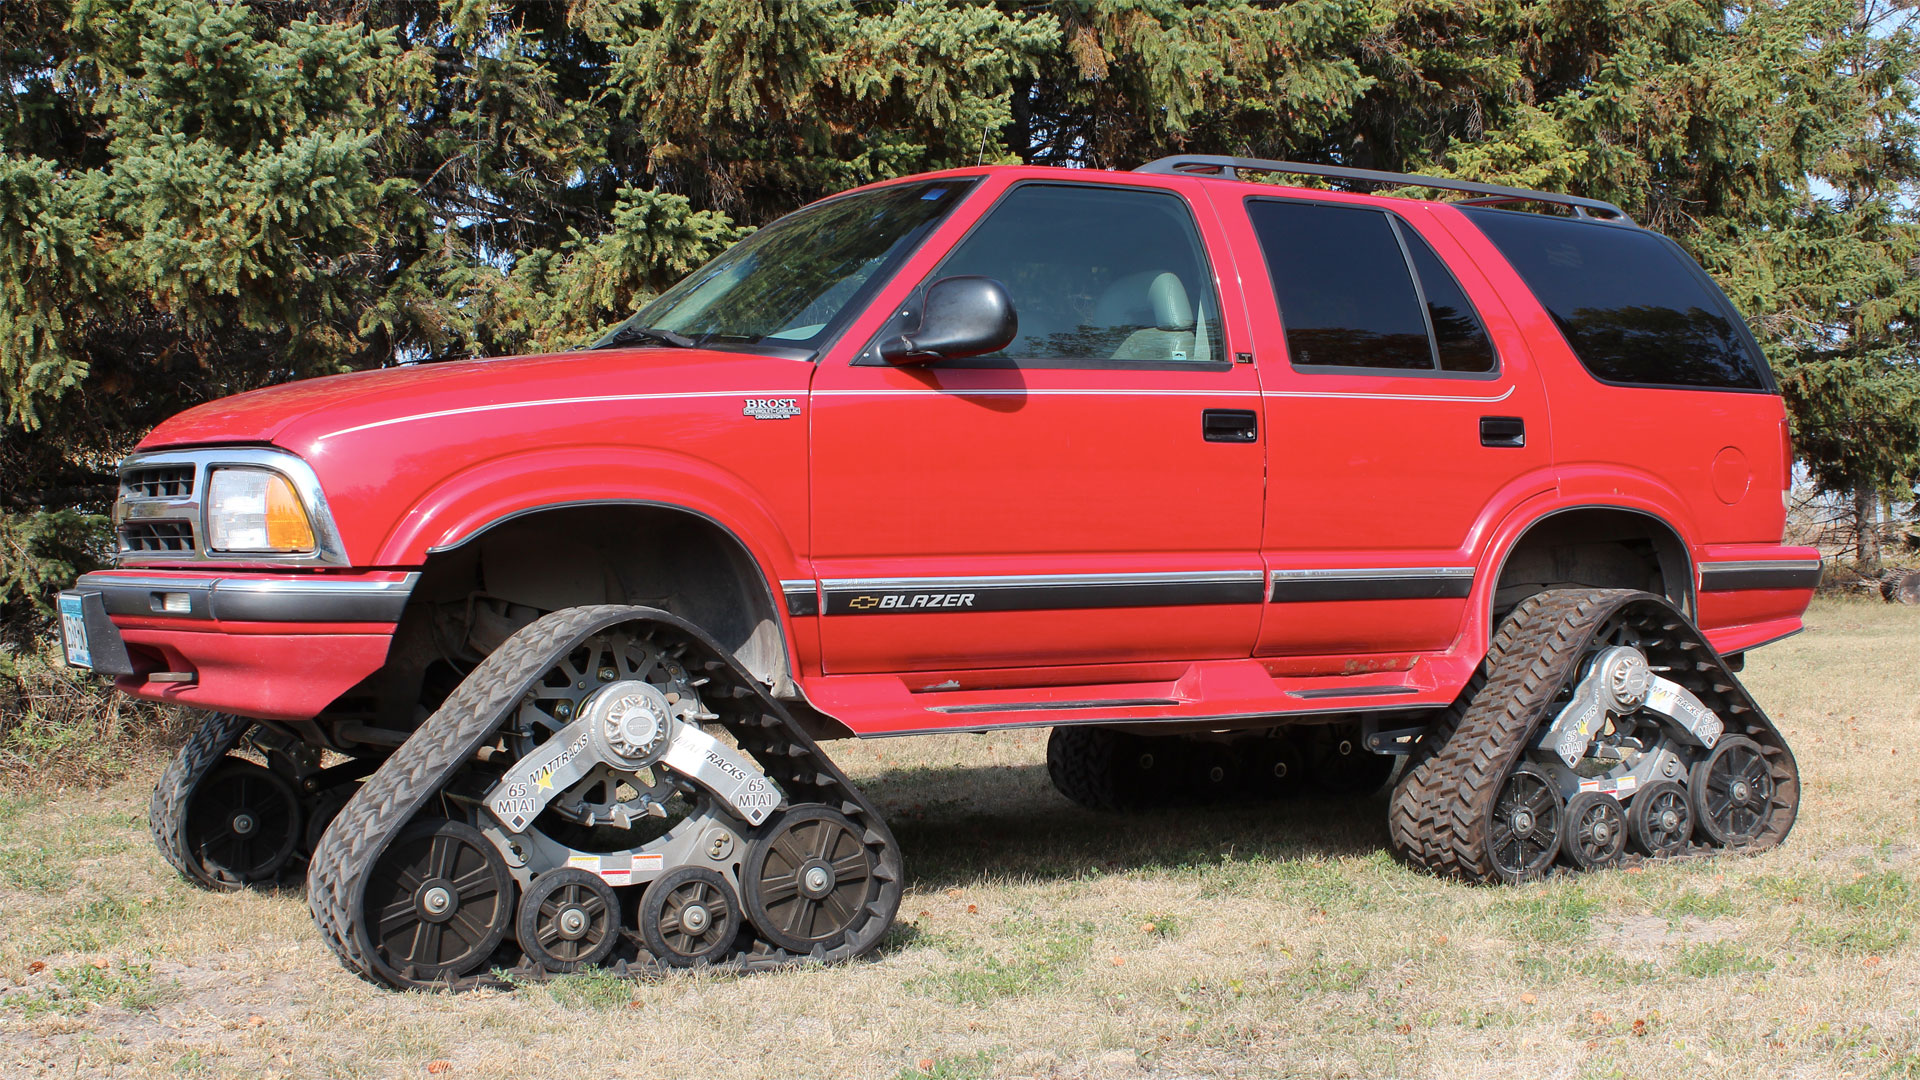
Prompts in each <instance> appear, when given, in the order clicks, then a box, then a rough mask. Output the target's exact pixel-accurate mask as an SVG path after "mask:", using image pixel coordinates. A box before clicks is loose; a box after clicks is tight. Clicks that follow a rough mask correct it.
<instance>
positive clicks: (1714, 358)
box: [61, 157, 1820, 985]
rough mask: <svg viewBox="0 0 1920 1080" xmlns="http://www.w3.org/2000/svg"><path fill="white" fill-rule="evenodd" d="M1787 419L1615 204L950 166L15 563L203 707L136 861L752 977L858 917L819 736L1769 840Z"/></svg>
mask: <svg viewBox="0 0 1920 1080" xmlns="http://www.w3.org/2000/svg"><path fill="white" fill-rule="evenodd" d="M1287 174H1308V175H1313V176H1318V177H1321V178H1326V179H1331V180H1334V181H1336V182H1339V183H1342V184H1348V183H1354V182H1367V183H1384V184H1388V185H1395V186H1410V185H1423V186H1426V187H1430V188H1438V189H1444V190H1448V191H1452V192H1457V193H1462V194H1464V195H1465V196H1466V197H1465V198H1462V199H1460V200H1459V201H1456V202H1451V203H1448V202H1428V201H1415V200H1409V199H1400V198H1381V197H1374V196H1368V195H1360V194H1346V193H1341V192H1336V191H1328V190H1307V189H1301V188H1293V187H1284V186H1277V185H1275V184H1273V183H1268V182H1255V181H1254V180H1253V179H1250V178H1249V177H1250V176H1252V175H1258V176H1260V177H1261V178H1262V179H1263V180H1264V179H1268V178H1271V177H1272V176H1275V175H1287ZM1790 460H1791V459H1790V452H1789V448H1788V443H1787V427H1786V420H1785V414H1784V412H1783V410H1782V406H1781V400H1780V397H1779V396H1778V394H1777V393H1776V391H1775V388H1774V383H1773V380H1772V378H1771V376H1770V374H1769V373H1768V371H1767V368H1766V364H1765V362H1764V360H1763V358H1762V355H1761V351H1760V349H1759V347H1758V346H1757V345H1756V343H1755V341H1754V339H1753V337H1752V336H1751V334H1749V332H1748V330H1747V328H1746V325H1745V323H1744V322H1743V321H1742V319H1741V317H1740V315H1739V314H1738V313H1737V312H1736V311H1735V310H1734V309H1733V308H1732V306H1731V305H1730V304H1729V303H1728V301H1727V299H1726V297H1725V296H1724V295H1722V293H1721V292H1720V290H1719V289H1718V288H1716V287H1715V285H1714V283H1713V282H1712V280H1711V279H1709V278H1708V277H1707V275H1706V274H1705V273H1703V272H1702V271H1701V270H1700V268H1699V267H1698V266H1697V265H1696V264H1695V263H1694V262H1693V261H1692V260H1691V259H1689V258H1688V257H1687V255H1686V254H1684V253H1683V252H1682V251H1681V249H1680V248H1679V247H1677V246H1676V245H1675V244H1674V243H1672V242H1671V241H1669V240H1667V239H1665V238H1663V237H1660V236H1658V235H1656V234H1654V233H1652V232H1649V231H1647V230H1645V229H1642V228H1640V227H1638V226H1636V225H1635V224H1634V223H1633V222H1631V221H1630V220H1628V219H1627V217H1626V216H1625V215H1624V214H1622V213H1621V212H1620V211H1619V210H1618V209H1617V208H1615V207H1613V206H1611V205H1608V204H1606V203H1601V202H1596V201H1593V200H1588V199H1581V198H1574V197H1569V196H1562V195H1553V194H1547V193H1541V192H1529V191H1521V190H1516V189H1509V188H1499V187H1491V186H1487V185H1477V184H1467V183H1461V182H1455V181H1451V180H1437V179H1433V178H1425V177H1411V176H1400V175H1395V174H1387V173H1373V172H1363V171H1358V170H1350V169H1338V168H1330V167H1324V166H1306V165H1291V164H1287V163H1281V162H1267V161H1247V160H1240V159H1231V158H1210V157H1182V158H1169V159H1165V160H1162V161H1158V162H1155V163H1153V164H1151V165H1148V166H1146V167H1144V168H1142V169H1140V170H1138V171H1135V172H1132V173H1112V172H1098V171H1090V170H1088V171H1078V170H1075V171H1065V170H1054V169H1041V168H977V169H961V170H955V171H952V172H946V173H938V174H932V175H926V176H917V177H910V178H907V179H903V180H895V181H888V182H886V183H884V184H876V185H873V186H869V187H865V188H860V189H858V190H855V191H851V192H847V193H845V194H843V195H839V196H835V197H833V198H831V199H827V200H824V201H821V202H819V203H816V204H814V205H812V206H809V207H807V208H805V209H803V210H800V211H798V212H796V213H794V214H792V215H790V216H788V217H786V218H783V219H781V220H779V221H777V222H775V223H773V224H771V225H769V226H767V227H765V228H763V229H761V230H759V231H758V232H756V233H754V234H753V235H752V236H751V237H750V238H748V239H747V240H745V241H743V242H742V243H740V244H739V245H737V246H735V247H734V248H733V249H731V250H729V251H728V252H726V253H725V254H723V255H721V256H720V257H719V258H717V259H716V260H714V261H713V262H712V263H710V264H708V265H707V266H706V267H704V268H702V269H701V270H699V271H698V272H696V273H694V274H693V275H692V276H690V277H688V278H687V279H686V280H685V281H682V282H681V283H680V284H678V285H676V286H675V287H674V288H672V289H671V290H669V291H668V292H666V293H665V294H663V295H662V296H660V297H659V298H658V299H657V300H655V301H653V302H652V303H651V304H649V305H648V306H646V307H645V308H644V309H643V310H641V311H640V312H639V313H638V314H636V315H634V316H633V317H632V318H631V319H629V320H628V321H627V322H625V323H624V324H622V325H621V326H619V327H617V328H616V329H614V330H613V331H612V332H610V333H609V334H608V335H607V336H606V337H605V338H604V339H603V340H601V341H600V342H599V343H597V344H596V345H595V346H593V347H592V348H591V349H589V350H584V351H579V352H571V353H564V354H555V355H548V356H532V357H519V358H512V359H498V360H481V361H471V362H462V363H449V364H432V365H418V366H402V367H397V368H391V369H387V370H382V371H374V372H366V373H361V374H355V375H344V376H338V377H334V378H327V379H318V380H313V381H308V382H301V383H295V384H291V385H287V386H281V387H276V388H272V389H268V390H262V391H256V392H253V393H249V394H243V395H240V396H238V397H233V398H229V399H226V400H223V401H217V402H214V403H212V404H209V405H205V406H202V407H200V408H197V409H194V410H192V411H190V412H188V413H185V414H183V415H181V416H179V417H177V418H175V419H173V420H171V421H169V422H168V423H166V424H164V425H162V426H161V427H160V428H159V429H158V430H156V431H154V432H153V434H152V435H150V436H149V437H148V438H147V439H146V441H145V442H144V443H142V444H141V446H140V448H139V452H138V453H136V454H134V455H133V456H132V457H129V458H128V459H127V460H126V461H125V462H124V463H123V464H122V466H121V477H122V491H121V499H120V502H119V505H118V509H117V512H116V522H117V528H118V535H119V546H120V550H119V560H118V565H117V568H116V569H113V570H109V571H103V572H100V573H95V574H89V575H87V576H86V577H85V578H83V579H82V580H81V581H80V583H79V585H78V587H77V588H75V589H74V590H73V591H71V592H68V593H65V594H63V595H62V597H61V605H62V612H63V614H64V616H65V617H64V619H63V626H64V629H65V635H66V641H65V645H66V649H67V652H68V655H69V657H70V658H71V660H72V662H74V663H76V664H79V665H82V666H90V667H92V668H94V669H95V670H97V671H100V672H102V673H106V674H110V675H112V676H114V677H115V678H116V679H117V683H118V685H119V686H120V688H121V689H123V690H125V691H126V692H128V693H130V694H133V695H136V696H138V697H142V698H147V699H151V700H157V701H166V702H177V703H179V704H182V705H188V706H194V707H197V708H201V709H206V710H210V711H212V712H213V713H215V716H214V717H213V718H212V719H211V720H209V721H208V722H207V723H206V724H205V725H204V726H203V727H202V728H201V729H200V730H199V731H198V732H197V733H196V735H195V736H194V738H193V739H192V740H191V741H190V742H189V744H188V745H187V746H186V747H185V748H184V749H183V750H182V752H181V755H180V757H179V758H178V759H177V760H176V761H175V762H174V764H173V766H172V767H171V768H170V769H169V770H168V772H167V774H166V776H165V778H163V780H162V782H161V784H160V787H159V789H158V790H157V791H156V792H155V795H154V807H153V811H154V812H153V827H154V832H155V836H156V838H157V839H158V841H159V843H160V847H161V849H162V851H163V852H164V853H166V855H167V856H168V858H169V859H170V860H171V861H172V862H173V863H174V865H175V866H176V867H177V868H179V869H180V870H181V872H182V873H184V874H186V875H187V876H189V877H190V878H192V879H194V880H196V881H199V882H202V883H205V884H209V885H227V886H233V885H239V884H245V883H248V882H253V881H259V880H263V879H267V878H271V877H274V876H275V875H278V874H281V873H283V872H285V871H286V869H287V868H288V867H289V866H294V865H298V864H299V863H300V862H301V861H302V860H304V861H305V862H306V864H307V867H308V875H309V884H310V893H309V895H310V897H311V902H312V905H313V909H314V913H315V916H316V918H317V920H318V921H319V923H320V925H321V928H322V930H323V932H324V933H325V934H326V936H327V938H328V940H329V941H330V943H331V944H332V945H333V946H334V948H335V949H336V950H338V951H339V953H340V954H341V956H342V957H343V958H345V959H346V961H347V962H348V964H349V966H351V967H352V968H354V969H355V970H357V971H359V972H361V973H363V974H365V975H367V976H368V977H370V978H373V979H376V980H378V981H382V982H385V983H388V984H392V985H427V984H454V985H464V984H466V983H469V982H472V981H475V980H477V979H483V978H485V976H484V975H483V974H482V973H484V972H486V971H487V970H489V969H490V968H494V967H503V966H504V967H511V966H514V965H520V966H522V967H524V968H526V969H527V970H530V971H567V970H573V969H575V968H579V967H584V966H588V965H595V964H608V965H614V966H616V967H622V968H624V967H625V966H641V965H654V964H661V965H668V966H687V965H699V964H723V965H734V966H738V967H754V966H758V965H763V964H775V963H787V962H791V961H793V960H794V959H796V958H806V957H812V958H817V959H836V958H840V957H844V956H849V955H853V954H857V953H860V952H862V951H865V950H867V949H870V948H872V947H873V946H874V945H875V944H876V943H877V942H878V940H879V939H880V936H881V934H882V933H883V932H884V930H885V929H886V926H887V925H888V923H889V921H890V920H891V918H892V916H893V913H894V909H895V906H896V905H897V903H898V899H899V895H900V880H901V871H900V863H899V855H898V852H897V850H896V849H895V847H894V843H893V840H892V838H891V836H890V834H889V833H888V831H887V829H886V826H885V824H884V822H883V821H882V820H881V819H880V816H879V815H878V814H877V813H876V812H875V809H874V807H873V806H872V805H871V803H869V802H868V801H867V800H866V799H865V797H863V796H862V795H861V793H860V792H859V791H858V789H857V788H856V787H855V786H854V785H852V784H851V783H849V782H848V781H847V779H846V777H845V776H844V775H842V774H841V773H840V772H839V771H838V770H837V769H836V768H835V767H834V766H833V765H832V763H831V762H830V761H829V760H828V759H827V757H826V755H825V754H824V753H823V752H822V751H821V750H820V748H819V743H820V742H822V741H825V740H828V739H833V738H840V737H845V736H861V737H868V736H879V735H905V734H916V733H924V732H951V731H982V730H989V729H996V728H1007V727H1021V726H1033V725H1046V726H1050V727H1052V728H1053V729H1054V731H1053V736H1052V741H1051V743H1050V744H1049V767H1050V771H1051V773H1052V775H1053V778H1054V780H1055V782H1056V784H1057V785H1058V786H1059V788H1060V790H1061V791H1062V792H1063V793H1065V794H1066V795H1067V796H1068V797H1070V798H1072V799H1074V800H1076V801H1079V802H1081V803H1083V804H1086V805H1089V806H1093V807H1099V808H1106V809H1113V810H1127V809H1133V808H1139V807H1145V806H1149V805H1163V804H1165V803H1167V802H1169V801H1177V800H1180V799H1195V800H1198V799H1223V798H1239V797H1253V796H1272V795H1277V794H1281V793H1284V792H1286V791H1287V790H1289V789H1290V788H1292V787H1293V786H1294V785H1296V784H1297V783H1301V782H1308V783H1313V784H1316V785H1318V786H1319V787H1321V788H1323V789H1331V790H1344V791H1358V790H1366V789H1371V788H1375V787H1378V786H1380V785H1382V784H1384V783H1385V782H1386V781H1387V780H1388V779H1390V774H1393V775H1397V779H1396V780H1395V781H1394V785H1393V789H1392V794H1391V797H1390V800H1389V826H1390V831H1391V835H1392V842H1393V845H1394V847H1395V849H1396V851H1398V852H1399V853H1400V854H1402V855H1403V856H1404V857H1405V858H1406V859H1408V860H1409V861H1411V862H1413V863H1414V864H1416V865H1420V866H1423V867H1427V868H1429V869H1432V870H1435V871H1438V872H1441V873H1446V874H1451V875H1455V876H1459V877H1462V878H1465V879H1468V880H1521V879H1525V878H1529V877H1532V876H1536V875H1539V874H1541V873H1544V872H1546V871H1547V870H1548V869H1549V867H1551V866H1553V865H1554V864H1555V863H1559V864H1562V865H1568V866H1573V867H1589V866H1599V865H1606V864H1609V863H1612V862H1614V861H1616V860H1618V859H1620V858H1622V857H1623V852H1624V851H1625V850H1627V849H1628V848H1631V850H1632V851H1634V852H1636V853H1637V854H1638V855H1639V856H1640V857H1647V856H1663V855H1670V854H1673V853H1676V852H1683V851H1689V850H1692V849H1696V848H1701V847H1719V846H1765V845H1770V844H1774V843H1777V842H1779V841H1780V840H1781V839H1782V838H1783V837H1784V836H1785V835H1786V832H1787V830H1788V829H1789V828H1790V827H1791V824H1792V821H1793V817H1794V812H1795V808H1796V807H1797V804H1798V779H1797V772H1796V770H1795V766H1794V762H1793V758H1792V755H1791V753H1790V752H1789V751H1788V750H1787V748H1786V746H1785V745H1784V743H1783V742H1782V740H1781V738H1780V736H1779V734H1778V733H1777V732H1776V731H1775V729H1774V728H1773V726H1772V725H1771V724H1770V723H1769V722H1768V720H1767V719H1766V717H1765V715H1764V714H1763V713H1762V712H1761V711H1760V709H1759V708H1758V707H1757V706H1756V705H1755V703H1754V702H1753V701H1752V700H1751V699H1750V698H1749V697H1748V696H1747V694H1746V693H1745V691H1744V690H1743V689H1742V688H1741V686H1740V683H1739V680H1738V679H1737V678H1736V677H1735V676H1734V674H1733V672H1734V671H1737V670H1738V669H1739V666H1740V659H1741V657H1742V655H1743V654H1744V653H1745V652H1746V651H1747V650H1749V649H1753V648H1756V647H1758V646H1761V645H1764V644H1766V643H1768V642H1771V641H1775V640H1778V639H1780V638H1782V637H1785V636H1787V635H1789V634H1792V633H1794V632H1796V631H1797V630H1799V629H1800V626H1801V622H1800V618H1801V613H1802V611H1803V610H1804V608H1805V606H1806V604H1807V602H1808V600H1809V597H1810V595H1811V591H1812V588H1813V586H1814V585H1815V583H1816V581H1817V579H1818V577H1819V569H1820V566H1819V562H1818V559H1817V556H1816V554H1815V552H1813V551H1811V550H1809V549H1805V548H1795V547H1784V546H1782V545H1781V543H1780V537H1781V532H1782V526H1783V523H1784V517H1785V513H1784V509H1783V500H1782V494H1783V493H1784V492H1785V490H1786V489H1787V487H1788V483H1789V475H1790V468H1789V462H1790ZM242 750H244V751H245V753H244V755H243V754H242V753H240V752H238V751H242ZM1402 759H1405V760H1404V764H1400V763H1401V761H1402ZM1396 765H1398V766H1399V767H1398V769H1397V774H1396ZM343 806H344V809H343ZM1628 857H1631V856H1628ZM629 932H630V933H629Z"/></svg>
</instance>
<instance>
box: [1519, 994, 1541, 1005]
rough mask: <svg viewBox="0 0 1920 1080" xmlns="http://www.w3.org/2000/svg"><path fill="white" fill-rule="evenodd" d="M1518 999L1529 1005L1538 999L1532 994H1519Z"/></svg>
mask: <svg viewBox="0 0 1920 1080" xmlns="http://www.w3.org/2000/svg"><path fill="white" fill-rule="evenodd" d="M1520 1000H1521V1001H1522V1002H1523V1003H1525V1004H1528V1005H1531V1004H1533V1003H1534V1002H1536V1001H1538V1000H1540V999H1539V998H1537V997H1534V996H1533V995H1532V994H1521V995H1520Z"/></svg>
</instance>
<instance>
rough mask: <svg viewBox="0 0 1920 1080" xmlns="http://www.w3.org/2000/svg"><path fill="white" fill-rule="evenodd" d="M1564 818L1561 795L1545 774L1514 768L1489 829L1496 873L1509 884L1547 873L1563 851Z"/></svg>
mask: <svg viewBox="0 0 1920 1080" xmlns="http://www.w3.org/2000/svg"><path fill="white" fill-rule="evenodd" d="M1563 815H1564V808H1563V807H1562V805H1561V803H1560V793H1559V792H1558V791H1556V790H1555V789H1554V785H1553V780H1552V779H1551V778H1550V777H1548V776H1547V774H1546V773H1544V772H1542V771H1541V770H1540V769H1539V767H1538V766H1535V765H1531V764H1526V763H1523V764H1521V765H1520V766H1519V767H1518V768H1516V769H1514V770H1513V772H1512V774H1511V775H1509V776H1508V777H1507V782H1506V783H1505V784H1504V785H1502V786H1501V789H1500V795H1499V798H1498V799H1496V800H1495V802H1494V806H1493V820H1492V822H1491V824H1492V828H1490V829H1488V830H1487V845H1488V849H1489V854H1490V855H1491V856H1492V859H1493V866H1494V869H1495V871H1497V872H1498V873H1499V875H1500V876H1501V877H1502V878H1505V879H1506V880H1508V881H1525V880H1527V879H1529V878H1533V877H1538V876H1539V875H1540V874H1542V873H1543V872H1545V871H1546V869H1547V867H1549V866H1551V865H1552V864H1553V860H1554V857H1555V856H1556V855H1558V854H1559V852H1560V829H1561V819H1562V817H1563Z"/></svg>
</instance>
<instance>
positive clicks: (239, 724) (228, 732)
mask: <svg viewBox="0 0 1920 1080" xmlns="http://www.w3.org/2000/svg"><path fill="white" fill-rule="evenodd" d="M253 723H254V722H253V721H252V720H250V719H248V718H247V717H244V716H235V715H233V714H232V713H211V714H209V715H208V716H207V717H206V718H205V719H204V720H202V721H201V722H200V726H198V727H196V728H194V729H193V731H192V733H190V734H189V735H188V736H187V741H186V743H185V744H184V745H182V746H181V747H180V751H179V753H177V754H175V755H174V756H173V760H171V761H169V762H168V763H167V767H166V769H165V770H164V771H163V772H161V774H160V780H159V782H157V783H155V784H154V785H153V797H152V798H151V799H150V800H148V803H147V828H148V830H149V831H150V832H152V834H153V844H154V846H155V847H157V848H159V849H160V854H161V856H162V857H163V858H165V859H166V860H167V864H168V865H169V866H172V867H173V868H174V870H175V871H177V872H178V873H179V874H180V876H181V877H183V878H185V879H187V880H188V881H190V882H192V883H193V884H195V885H199V886H201V887H203V888H209V889H212V888H220V887H222V885H221V883H220V882H218V881H216V880H215V879H214V878H213V877H212V876H211V875H209V874H208V873H207V870H206V867H204V866H202V865H201V864H200V860H199V859H197V858H195V857H193V856H192V855H191V854H190V853H189V852H188V850H187V838H186V825H187V809H188V807H189V806H191V805H192V803H193V794H194V792H195V791H198V790H199V788H200V784H201V782H202V781H203V780H205V779H206V777H207V774H208V773H209V772H211V771H212V770H214V769H215V768H218V767H219V765H220V762H221V761H222V759H223V757H224V755H225V754H226V753H227V751H229V750H231V749H233V748H234V746H236V745H237V744H238V743H239V742H240V740H241V738H242V737H243V736H245V735H246V733H247V732H248V731H249V730H251V729H252V728H253Z"/></svg>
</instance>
